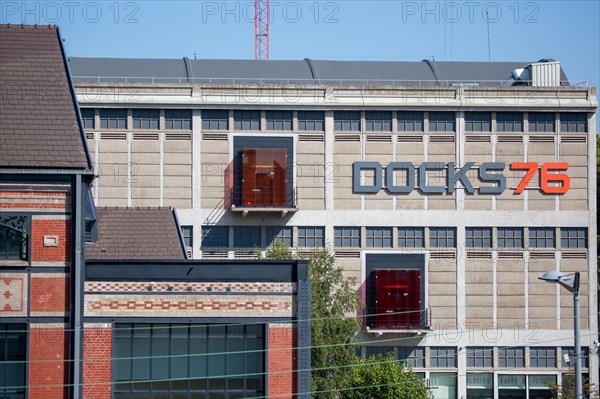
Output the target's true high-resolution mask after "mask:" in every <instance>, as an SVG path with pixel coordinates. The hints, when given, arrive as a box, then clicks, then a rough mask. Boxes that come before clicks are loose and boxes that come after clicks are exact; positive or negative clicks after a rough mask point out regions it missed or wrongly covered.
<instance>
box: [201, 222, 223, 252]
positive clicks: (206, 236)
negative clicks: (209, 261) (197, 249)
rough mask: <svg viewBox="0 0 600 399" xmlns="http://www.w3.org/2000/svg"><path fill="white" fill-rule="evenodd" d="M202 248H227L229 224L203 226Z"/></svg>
mask: <svg viewBox="0 0 600 399" xmlns="http://www.w3.org/2000/svg"><path fill="white" fill-rule="evenodd" d="M202 248H212V249H228V248H229V226H211V227H208V226H203V227H202Z"/></svg>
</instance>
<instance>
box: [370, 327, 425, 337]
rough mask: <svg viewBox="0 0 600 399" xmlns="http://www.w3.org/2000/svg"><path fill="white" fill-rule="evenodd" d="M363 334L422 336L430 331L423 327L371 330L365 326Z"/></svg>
mask: <svg viewBox="0 0 600 399" xmlns="http://www.w3.org/2000/svg"><path fill="white" fill-rule="evenodd" d="M364 330H365V332H366V333H367V334H374V335H377V336H380V335H384V334H396V335H399V334H403V335H423V334H427V333H430V332H431V331H432V330H431V328H430V327H424V328H419V327H416V328H399V329H387V328H385V329H384V328H371V327H368V326H366V327H365V328H364Z"/></svg>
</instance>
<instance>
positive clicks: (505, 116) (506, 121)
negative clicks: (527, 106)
mask: <svg viewBox="0 0 600 399" xmlns="http://www.w3.org/2000/svg"><path fill="white" fill-rule="evenodd" d="M496 131H498V132H522V131H523V113H522V112H496Z"/></svg>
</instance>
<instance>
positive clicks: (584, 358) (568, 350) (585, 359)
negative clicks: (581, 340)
mask: <svg viewBox="0 0 600 399" xmlns="http://www.w3.org/2000/svg"><path fill="white" fill-rule="evenodd" d="M561 352H562V353H561V356H562V359H563V362H562V367H563V368H567V367H575V348H573V347H572V346H571V347H562V348H561ZM565 355H567V356H568V361H566V360H565ZM581 367H585V368H589V367H590V351H589V349H588V348H585V347H582V348H581Z"/></svg>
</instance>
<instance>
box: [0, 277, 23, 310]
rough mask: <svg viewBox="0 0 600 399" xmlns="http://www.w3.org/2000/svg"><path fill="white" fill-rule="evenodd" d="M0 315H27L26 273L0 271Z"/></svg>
mask: <svg viewBox="0 0 600 399" xmlns="http://www.w3.org/2000/svg"><path fill="white" fill-rule="evenodd" d="M0 315H1V316H2V317H11V316H12V317H19V316H27V274H25V273H0Z"/></svg>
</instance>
